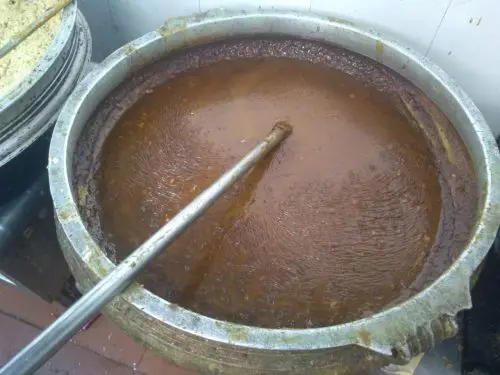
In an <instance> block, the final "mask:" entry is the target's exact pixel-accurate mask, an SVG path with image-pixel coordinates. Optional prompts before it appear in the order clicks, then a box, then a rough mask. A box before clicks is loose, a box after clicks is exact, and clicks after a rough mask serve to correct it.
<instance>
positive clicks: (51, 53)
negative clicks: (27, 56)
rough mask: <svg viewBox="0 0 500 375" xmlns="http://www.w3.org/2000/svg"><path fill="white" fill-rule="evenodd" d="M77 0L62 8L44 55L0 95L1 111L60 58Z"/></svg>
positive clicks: (31, 85)
mask: <svg viewBox="0 0 500 375" xmlns="http://www.w3.org/2000/svg"><path fill="white" fill-rule="evenodd" d="M77 11H78V7H77V0H74V1H73V3H72V4H69V5H68V6H67V7H66V8H64V9H63V10H62V15H61V23H60V25H59V28H58V30H57V31H56V33H55V35H54V38H52V41H51V42H50V44H49V46H48V47H47V50H46V51H45V53H44V55H43V56H42V57H41V58H40V60H39V61H38V63H37V64H36V65H35V66H34V67H33V68H32V70H31V71H30V72H29V73H28V74H27V75H26V76H25V77H24V78H23V79H22V81H21V82H20V83H19V84H18V85H16V86H13V87H11V88H10V89H9V90H7V91H6V92H5V93H4V94H3V95H1V96H0V113H1V112H3V111H4V110H7V109H8V108H9V107H11V106H12V105H13V104H15V103H16V102H17V101H18V100H19V99H20V98H21V97H23V96H24V95H26V94H27V93H28V92H29V91H30V90H31V89H32V88H33V87H34V86H35V85H36V84H37V83H38V81H39V80H40V79H41V78H42V77H43V76H44V74H45V73H46V71H48V70H49V69H51V67H52V65H53V64H54V63H55V62H56V61H57V60H58V57H59V55H60V54H61V52H62V50H63V49H64V46H65V44H66V42H67V40H68V38H69V36H70V35H71V33H72V32H73V28H74V25H75V22H76V17H77Z"/></svg>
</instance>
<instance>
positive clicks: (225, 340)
mask: <svg viewBox="0 0 500 375" xmlns="http://www.w3.org/2000/svg"><path fill="white" fill-rule="evenodd" d="M259 34H266V35H268V34H278V35H283V34H284V35H289V36H295V37H299V38H305V39H309V40H317V41H322V42H326V43H330V44H335V45H338V46H341V47H343V48H346V49H349V50H351V51H354V52H357V53H360V54H363V55H365V56H367V57H369V58H372V59H374V60H377V61H379V62H381V63H382V64H384V65H386V66H388V67H389V68H391V69H393V70H394V71H395V72H397V73H399V74H401V75H402V76H404V77H406V78H407V79H408V80H410V81H411V82H412V83H414V84H415V85H416V86H417V87H419V88H420V89H421V90H422V91H423V92H424V93H425V94H426V95H427V96H428V97H429V98H430V99H431V100H432V101H434V102H435V103H436V104H437V105H438V106H439V107H440V109H441V110H442V111H443V112H444V113H445V114H446V116H447V117H448V118H449V119H450V120H451V121H452V122H453V124H454V126H455V127H456V129H457V131H458V132H459V134H460V135H461V137H462V138H463V140H464V142H465V144H466V146H467V148H468V150H469V152H470V156H471V159H472V162H473V165H474V167H475V171H476V174H477V179H478V181H477V182H478V186H479V187H480V191H479V193H478V194H479V199H480V204H479V209H478V212H477V222H476V226H475V228H474V229H473V230H472V231H471V232H472V234H471V238H470V241H469V243H468V245H467V246H466V248H465V249H464V250H463V252H462V253H461V255H460V257H459V258H458V259H457V260H456V261H455V262H454V263H453V264H452V266H451V267H449V269H448V270H447V271H446V272H444V273H443V274H442V276H440V277H439V278H438V279H437V280H436V281H435V282H433V283H432V284H431V285H430V286H428V287H427V288H426V289H425V290H423V291H422V292H420V293H419V294H418V295H416V296H414V297H412V298H410V299H409V300H407V301H405V302H403V303H400V304H399V305H397V306H393V307H391V308H389V309H387V310H385V311H382V312H380V313H377V314H375V315H373V316H370V317H368V318H364V319H360V320H357V321H353V322H349V323H346V324H341V325H337V326H332V327H325V328H315V329H264V328H256V327H248V326H242V325H238V324H232V323H229V322H224V321H218V320H215V319H211V318H208V317H205V316H202V315H200V314H197V313H194V312H191V311H188V310H186V309H183V308H181V307H179V306H177V305H175V304H171V303H169V302H168V301H165V300H163V299H161V298H159V297H158V296H156V295H154V294H152V293H151V292H149V291H148V290H146V289H144V288H143V287H142V286H140V285H137V284H135V285H133V286H131V287H130V288H129V289H128V290H127V291H126V292H125V293H123V294H122V295H121V296H119V297H117V298H116V299H115V300H114V301H113V302H112V303H110V304H109V305H108V306H107V308H106V311H105V312H106V314H107V315H108V316H109V317H110V318H111V319H112V320H113V321H115V322H116V323H117V324H118V325H119V326H120V327H121V328H122V329H123V330H124V331H126V332H127V333H128V334H130V335H131V336H132V337H135V338H137V339H139V340H140V341H142V342H144V343H145V344H146V345H147V346H148V347H150V348H152V349H154V350H155V351H157V352H158V353H160V354H162V355H164V356H165V357H168V358H169V359H170V360H172V361H173V362H175V363H177V364H179V365H181V366H185V367H189V368H192V369H196V370H199V371H201V372H203V373H206V372H209V373H229V374H235V373H307V374H313V373H318V374H319V373H328V374H341V373H342V374H344V373H366V371H367V370H370V369H375V368H377V367H380V366H383V365H385V364H388V363H391V362H392V363H404V362H405V361H408V360H409V359H410V358H411V357H412V356H414V355H416V354H418V353H420V352H422V351H425V350H426V349H428V348H429V347H431V346H433V345H434V344H436V343H437V342H439V341H440V340H442V339H444V338H446V337H450V336H452V335H454V334H455V333H456V330H457V327H456V323H455V316H456V314H457V313H458V312H459V311H460V310H463V309H467V308H470V307H471V299H470V287H471V279H472V278H473V275H474V274H475V272H476V270H477V269H478V268H479V266H480V264H481V262H482V260H483V258H484V257H485V255H486V253H487V251H488V249H489V247H490V246H491V244H492V242H493V240H494V238H495V233H496V231H497V229H498V225H499V223H500V210H499V207H500V206H499V203H500V192H499V190H498V187H499V186H500V155H499V153H498V150H497V147H496V144H495V140H494V138H493V136H492V134H491V132H490V130H489V128H488V126H487V124H486V123H485V121H484V119H483V117H482V115H481V113H480V112H479V111H478V109H477V108H476V106H475V105H474V104H473V103H472V101H471V100H470V99H469V98H468V97H467V95H466V94H465V93H464V92H463V91H462V90H461V89H460V88H459V87H457V85H456V84H455V83H454V82H453V81H452V80H451V79H450V78H449V77H448V76H446V74H444V73H443V72H442V71H441V70H440V69H439V68H438V67H437V66H435V65H434V64H432V63H431V62H429V61H428V60H426V59H425V58H423V57H421V56H418V55H416V54H414V53H413V52H411V51H410V50H408V49H405V48H403V47H401V46H399V45H398V44H396V43H393V42H391V41H389V40H385V39H384V38H382V37H381V36H380V35H378V34H376V33H373V32H367V31H363V30H361V29H358V28H357V27H356V26H355V25H353V24H350V23H347V22H344V21H342V20H339V19H328V18H321V17H317V16H313V15H312V14H309V13H306V14H299V13H293V12H285V13H284V12H277V11H262V10H261V11H257V12H253V13H247V12H226V11H214V12H208V13H206V14H203V15H198V16H196V17H193V18H176V19H170V20H168V21H167V22H166V23H165V24H164V26H162V27H161V28H160V29H159V30H157V31H154V32H152V33H149V34H147V35H145V36H143V37H141V38H139V39H137V40H135V41H134V42H132V43H130V44H128V45H126V46H125V47H123V48H121V49H120V50H118V51H117V52H115V53H114V54H112V55H111V56H110V57H109V58H108V59H106V60H105V61H104V62H103V63H102V64H101V65H100V66H99V67H98V68H97V69H95V70H94V71H93V72H91V73H90V74H89V75H88V76H87V77H86V78H85V79H84V80H83V81H82V82H81V84H80V85H79V86H78V87H77V89H76V90H75V91H74V92H73V94H72V95H71V96H70V98H69V100H68V101H67V103H66V105H65V107H64V109H63V111H62V112H61V115H60V117H59V120H58V122H57V125H56V128H55V131H54V135H53V138H52V143H51V149H50V158H49V172H50V187H51V191H52V195H53V198H54V205H55V210H56V215H57V226H58V235H59V240H60V243H61V245H62V248H63V251H64V254H65V257H66V259H67V261H68V263H69V265H70V267H71V270H72V272H73V273H74V275H75V277H76V279H77V281H78V286H79V288H80V289H81V290H82V291H85V290H88V289H89V288H90V287H91V286H93V285H94V284H95V283H96V282H97V281H98V280H100V279H101V278H102V277H103V276H105V275H106V274H107V273H108V272H109V271H110V270H111V269H112V268H113V267H114V266H113V263H112V262H111V261H110V260H109V259H108V258H107V257H106V255H105V253H104V252H103V251H102V250H101V249H100V248H99V246H98V245H97V244H96V242H95V241H94V240H93V238H92V237H91V235H90V234H89V232H88V231H87V228H86V227H85V225H84V223H83V221H82V218H81V216H80V214H79V212H78V209H77V199H81V198H82V196H85V194H86V191H85V187H81V186H80V187H78V188H74V186H73V185H72V178H73V171H72V166H73V158H74V150H75V146H76V142H77V141H78V139H79V137H80V134H81V132H82V129H83V128H84V126H85V124H86V123H87V121H88V120H89V118H90V116H91V115H92V113H93V111H94V110H95V109H96V107H97V106H98V105H99V103H101V102H102V101H103V99H104V98H105V97H106V96H108V95H109V94H110V93H111V92H112V91H113V89H114V88H116V87H117V85H119V84H120V83H121V82H123V81H124V80H125V79H126V78H127V77H128V76H129V75H130V74H131V73H133V72H136V71H137V70H138V69H140V68H142V67H144V66H146V65H148V64H150V63H152V62H153V61H156V60H158V59H160V58H162V57H165V56H166V55H168V53H169V52H171V51H173V50H176V49H178V48H181V47H185V46H191V45H193V44H197V43H204V42H206V41H207V40H214V39H221V38H227V37H230V36H231V37H233V36H255V35H259Z"/></svg>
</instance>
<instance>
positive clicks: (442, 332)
mask: <svg viewBox="0 0 500 375" xmlns="http://www.w3.org/2000/svg"><path fill="white" fill-rule="evenodd" d="M457 332H458V324H457V321H456V317H455V316H450V315H441V316H440V317H438V318H437V319H434V320H432V321H430V322H429V323H427V324H425V325H423V326H420V327H417V328H416V329H415V331H414V333H413V334H411V335H409V336H407V338H406V341H405V342H404V343H402V344H401V345H395V346H393V347H392V356H393V357H394V358H395V359H397V360H401V361H406V362H408V361H410V360H411V358H413V357H415V356H417V355H419V354H421V353H424V352H426V351H427V350H429V349H431V348H432V347H434V346H435V345H436V344H437V343H439V342H441V341H443V340H444V339H447V338H450V337H453V336H455V335H456V334H457Z"/></svg>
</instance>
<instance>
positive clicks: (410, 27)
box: [311, 0, 451, 53]
mask: <svg viewBox="0 0 500 375" xmlns="http://www.w3.org/2000/svg"><path fill="white" fill-rule="evenodd" d="M450 1H451V0H377V1H367V0H342V1H331V0H312V3H311V11H312V12H316V13H325V12H326V13H330V14H332V15H335V16H336V17H339V18H343V19H346V20H349V21H352V22H355V23H356V24H359V25H361V26H365V27H370V28H373V29H374V30H377V31H380V32H383V33H384V34H385V35H387V36H388V37H391V38H393V39H396V40H398V41H399V42H401V43H403V44H404V45H406V46H409V47H412V48H413V49H414V50H416V51H419V52H421V53H425V51H426V49H427V47H428V46H429V44H430V42H431V40H432V38H433V37H434V34H435V32H436V30H437V28H438V25H439V23H440V22H441V19H442V17H443V14H444V12H445V11H446V8H447V6H448V5H449V2H450Z"/></svg>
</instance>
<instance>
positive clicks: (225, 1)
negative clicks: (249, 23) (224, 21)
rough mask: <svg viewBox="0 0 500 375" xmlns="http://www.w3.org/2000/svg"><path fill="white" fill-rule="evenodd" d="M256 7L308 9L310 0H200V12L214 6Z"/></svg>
mask: <svg viewBox="0 0 500 375" xmlns="http://www.w3.org/2000/svg"><path fill="white" fill-rule="evenodd" d="M258 7H263V8H271V7H274V8H276V9H293V10H305V11H309V9H310V7H311V0H288V1H286V0H259V1H254V0H200V10H201V11H202V12H204V11H207V10H209V9H214V8H233V9H252V8H258Z"/></svg>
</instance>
